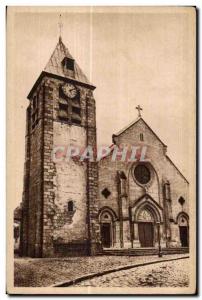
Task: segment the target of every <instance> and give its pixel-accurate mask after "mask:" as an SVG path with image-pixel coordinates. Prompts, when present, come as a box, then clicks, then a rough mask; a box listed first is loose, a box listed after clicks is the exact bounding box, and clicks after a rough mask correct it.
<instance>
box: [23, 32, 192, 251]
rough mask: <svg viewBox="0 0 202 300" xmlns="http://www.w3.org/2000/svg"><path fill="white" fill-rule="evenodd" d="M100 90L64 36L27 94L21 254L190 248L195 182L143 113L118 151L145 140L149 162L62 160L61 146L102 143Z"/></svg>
mask: <svg viewBox="0 0 202 300" xmlns="http://www.w3.org/2000/svg"><path fill="white" fill-rule="evenodd" d="M94 89H95V86H93V85H92V84H91V83H90V82H89V81H88V79H87V77H86V76H85V75H84V73H83V72H82V70H81V69H80V67H79V66H78V64H77V63H76V61H75V60H74V58H73V57H72V56H71V54H70V53H69V51H68V49H67V48H66V47H65V45H64V43H63V42H62V39H61V37H60V38H59V42H58V43H57V45H56V48H55V50H54V52H53V54H52V56H51V58H50V60H49V62H48V64H47V65H46V67H45V69H44V70H43V71H42V72H41V74H40V76H39V78H38V79H37V81H36V82H35V84H34V86H33V88H32V89H31V91H30V93H29V95H28V99H29V105H28V108H27V120H26V124H27V126H26V137H25V139H26V151H25V165H24V191H23V200H22V224H21V243H20V252H21V255H22V256H31V257H54V256H61V255H62V256H65V255H66V256H68V255H96V254H98V253H101V252H102V250H103V249H105V248H115V249H125V248H138V249H139V248H157V247H158V246H159V244H160V245H161V247H162V248H173V247H175V248H181V247H188V245H189V209H188V206H189V205H188V201H189V198H188V197H189V195H188V188H189V184H188V182H187V180H186V178H185V177H184V176H183V175H182V174H181V172H180V171H179V170H178V169H177V168H176V166H175V165H174V164H173V162H172V161H171V160H170V158H169V157H168V156H167V154H166V151H167V147H166V145H164V143H163V142H162V141H161V140H160V139H159V138H158V136H157V135H156V134H155V133H154V132H153V130H152V129H151V128H150V127H149V126H148V125H147V123H146V122H145V121H144V119H143V118H142V117H141V115H139V117H138V118H137V120H136V121H134V122H133V123H132V124H130V125H129V126H127V127H126V128H125V129H123V130H122V131H120V132H119V133H117V134H116V135H113V146H112V149H113V147H117V148H118V149H120V152H121V151H122V150H121V149H122V148H123V146H125V147H128V148H130V147H132V146H133V145H135V146H138V147H140V148H141V147H142V146H143V145H144V146H145V145H146V149H147V152H146V159H144V160H142V161H141V160H138V159H137V160H133V161H127V162H126V161H122V160H115V161H114V160H113V159H112V155H113V154H112V152H110V153H109V154H108V155H106V156H105V157H103V158H102V159H101V160H100V161H97V159H96V152H94V153H93V156H94V159H93V160H91V159H90V160H89V159H86V160H84V161H80V160H78V159H77V158H76V156H72V157H71V158H70V159H68V160H67V159H63V153H62V152H61V153H60V149H61V146H63V147H66V146H69V145H73V146H74V147H75V146H76V147H79V148H80V149H86V147H91V148H92V149H96V148H97V137H96V134H97V133H96V102H95V99H94V96H93V91H94ZM56 152H57V155H59V157H60V159H59V160H57V161H55V160H54V159H53V153H54V154H55V153H56Z"/></svg>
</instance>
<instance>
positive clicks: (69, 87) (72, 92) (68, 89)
mask: <svg viewBox="0 0 202 300" xmlns="http://www.w3.org/2000/svg"><path fill="white" fill-rule="evenodd" d="M62 90H63V93H64V94H65V95H66V96H67V97H69V98H74V97H76V95H77V89H76V87H75V86H74V85H73V84H71V83H67V84H65V85H63V86H62Z"/></svg>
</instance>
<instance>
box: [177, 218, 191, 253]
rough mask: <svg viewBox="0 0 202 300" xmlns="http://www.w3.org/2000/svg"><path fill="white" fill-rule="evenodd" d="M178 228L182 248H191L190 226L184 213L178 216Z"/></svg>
mask: <svg viewBox="0 0 202 300" xmlns="http://www.w3.org/2000/svg"><path fill="white" fill-rule="evenodd" d="M178 226H179V235H180V242H181V247H189V224H188V218H187V216H186V215H185V214H184V213H181V214H180V215H179V216H178Z"/></svg>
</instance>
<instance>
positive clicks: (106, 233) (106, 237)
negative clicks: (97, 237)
mask: <svg viewBox="0 0 202 300" xmlns="http://www.w3.org/2000/svg"><path fill="white" fill-rule="evenodd" d="M101 238H102V245H103V247H104V248H109V247H110V246H111V224H110V223H102V224H101Z"/></svg>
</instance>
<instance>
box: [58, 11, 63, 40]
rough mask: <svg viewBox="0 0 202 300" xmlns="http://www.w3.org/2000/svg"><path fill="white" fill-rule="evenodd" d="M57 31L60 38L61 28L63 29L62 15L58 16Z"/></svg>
mask: <svg viewBox="0 0 202 300" xmlns="http://www.w3.org/2000/svg"><path fill="white" fill-rule="evenodd" d="M58 26H59V31H60V38H62V28H63V23H62V15H60V16H59V23H58Z"/></svg>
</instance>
